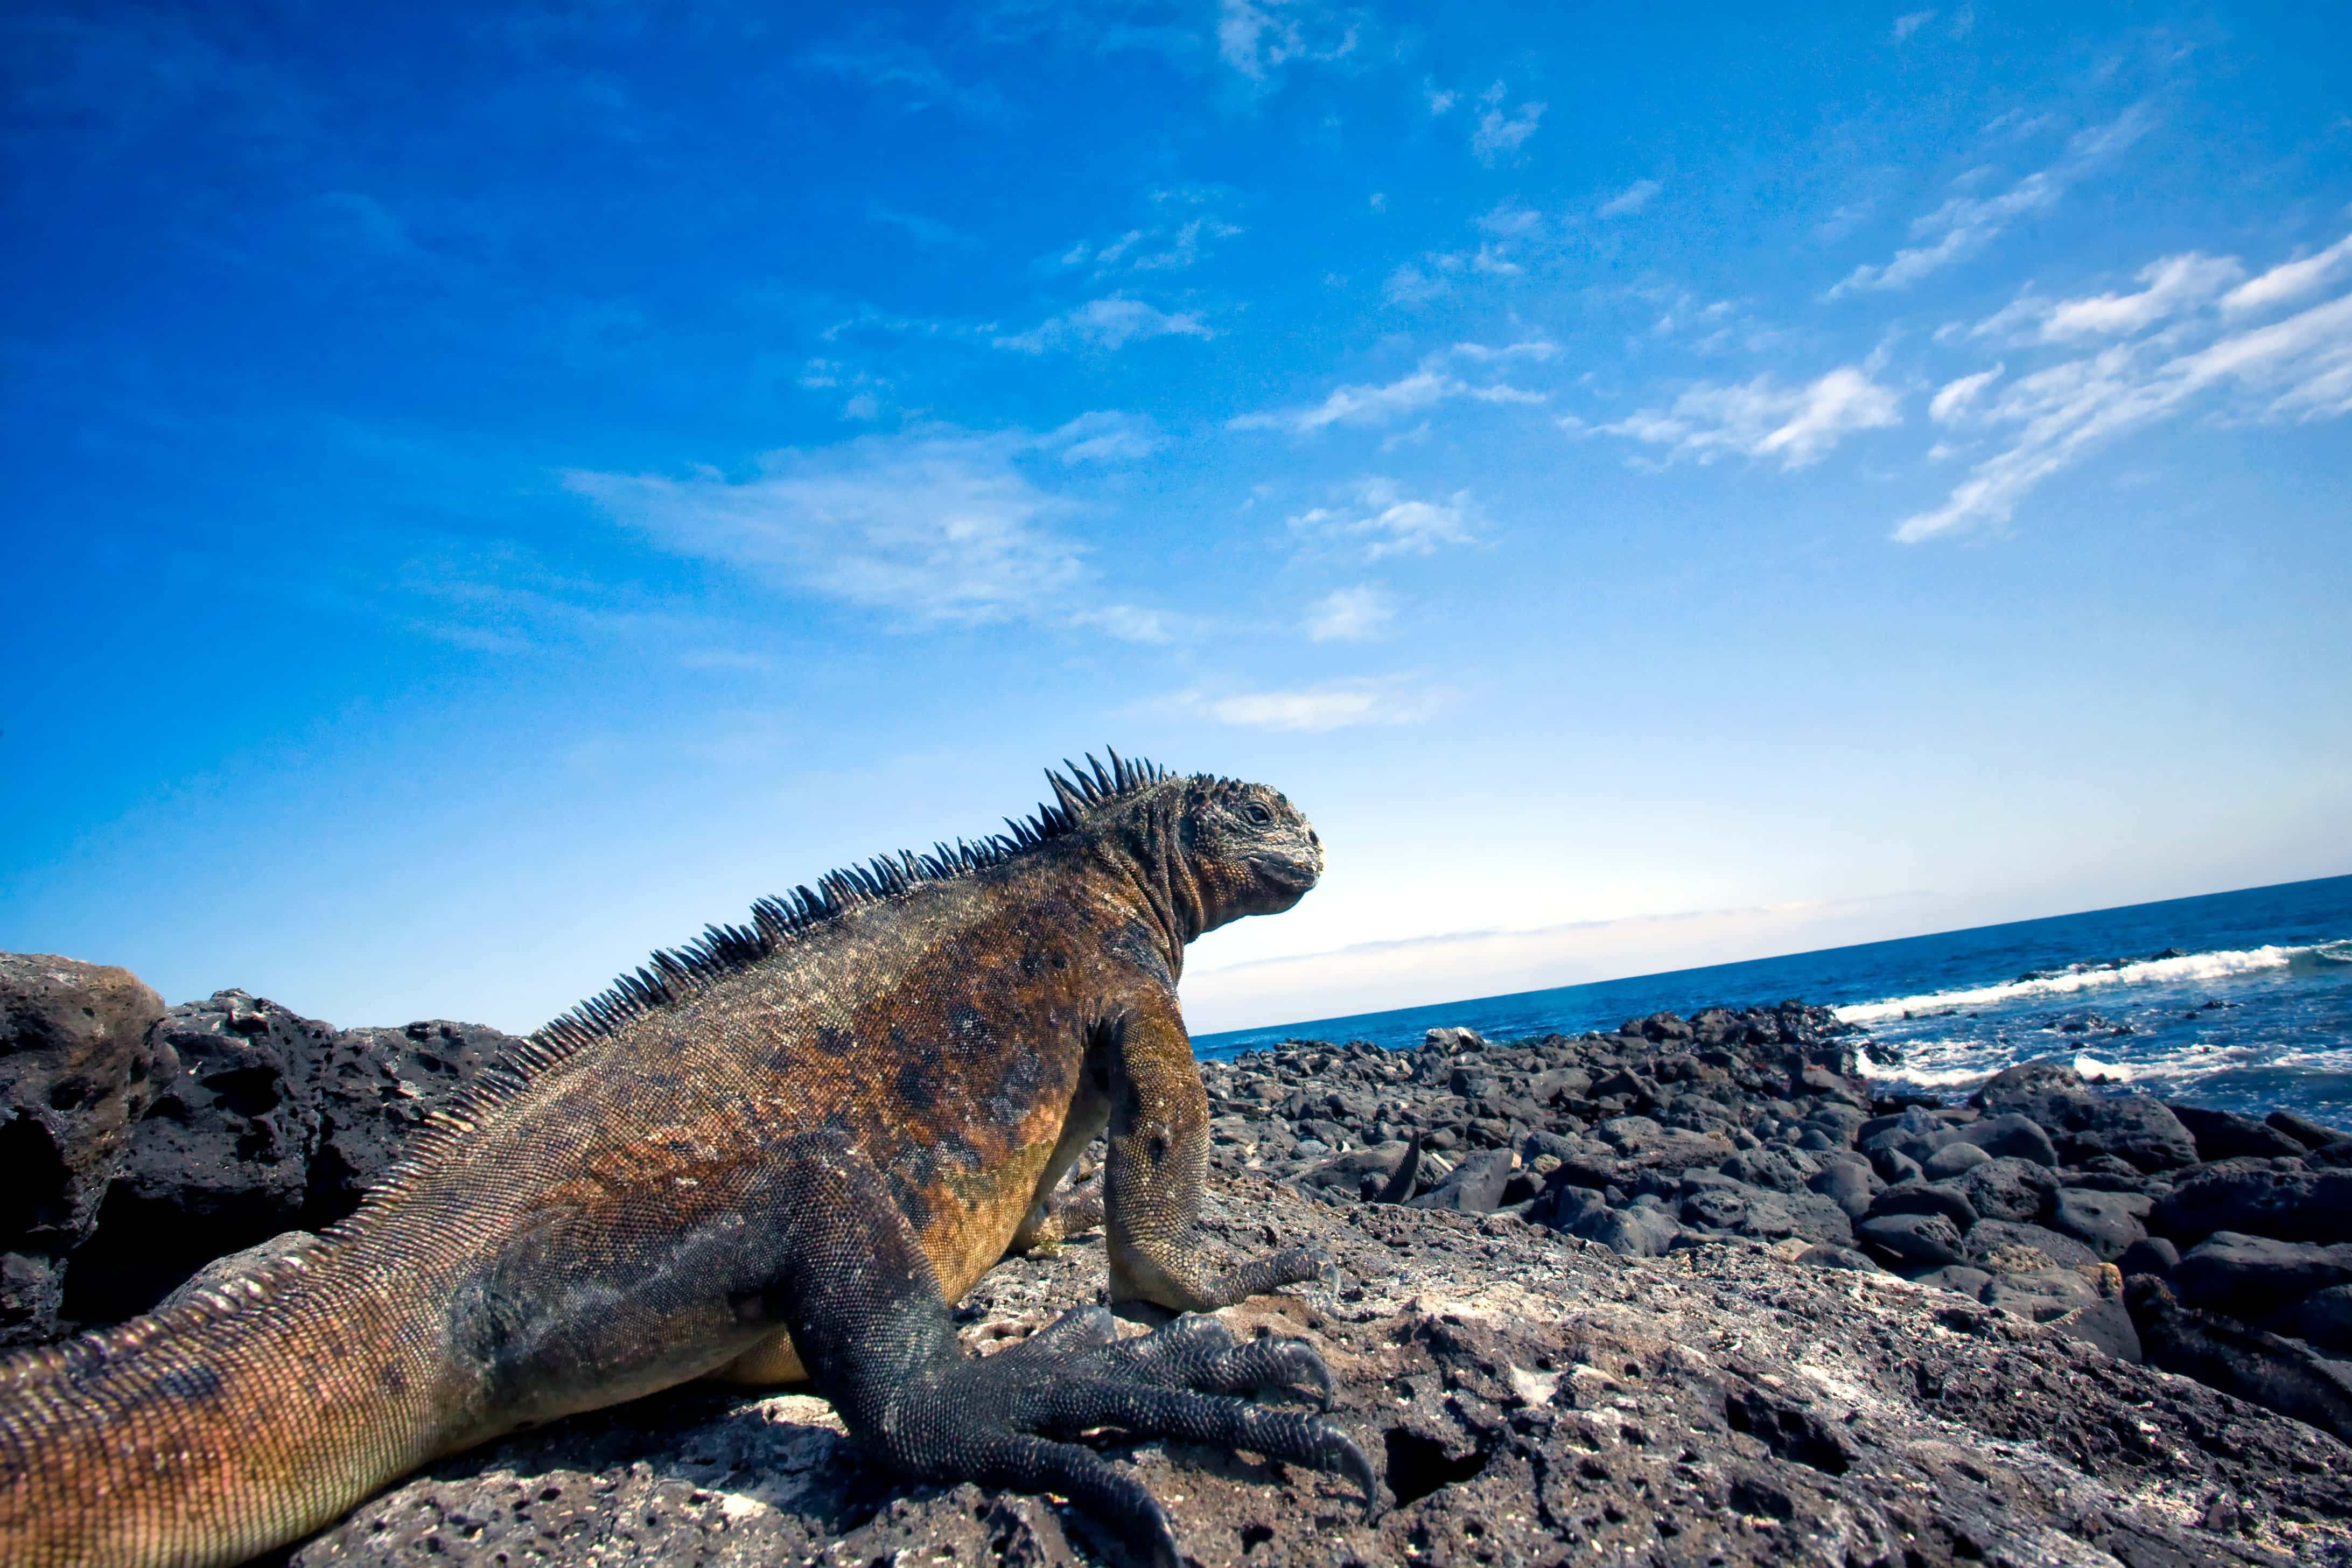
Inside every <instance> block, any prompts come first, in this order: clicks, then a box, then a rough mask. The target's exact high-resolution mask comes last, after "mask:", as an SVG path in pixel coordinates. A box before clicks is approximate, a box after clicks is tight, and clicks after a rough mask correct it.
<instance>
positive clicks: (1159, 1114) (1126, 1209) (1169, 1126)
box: [1103, 996, 1327, 1312]
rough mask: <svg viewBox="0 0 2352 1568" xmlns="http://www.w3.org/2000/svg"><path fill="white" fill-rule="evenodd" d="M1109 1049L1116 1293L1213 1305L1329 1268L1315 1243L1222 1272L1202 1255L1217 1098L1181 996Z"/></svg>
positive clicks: (1137, 1022)
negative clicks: (1212, 1101)
mask: <svg viewBox="0 0 2352 1568" xmlns="http://www.w3.org/2000/svg"><path fill="white" fill-rule="evenodd" d="M1108 1051H1109V1053H1110V1065H1111V1085H1110V1094H1111V1113H1110V1152H1109V1157H1108V1159H1107V1160H1106V1161H1105V1162H1104V1164H1103V1197H1104V1201H1105V1205H1106V1206H1107V1208H1108V1211H1109V1224H1110V1236H1109V1243H1110V1295H1111V1300H1114V1301H1134V1300H1141V1301H1154V1302H1157V1303H1159V1304H1160V1306H1163V1307H1169V1308H1172V1309H1174V1310H1177V1311H1180V1312H1206V1311H1213V1310H1215V1309H1217V1308H1219V1307H1229V1306H1231V1305H1233V1304H1234V1302H1236V1301H1239V1300H1242V1299H1244V1297H1248V1296H1254V1295H1255V1294H1257V1293H1258V1292H1259V1291H1261V1290H1271V1289H1275V1288H1276V1287H1277V1286H1282V1285H1289V1284H1294V1283H1296V1282H1297V1281H1298V1280H1301V1279H1314V1278H1315V1277H1316V1276H1317V1275H1318V1274H1319V1273H1320V1272H1322V1270H1323V1268H1324V1267H1325V1266H1326V1262H1327V1260H1326V1258H1324V1255H1323V1254H1322V1253H1321V1252H1320V1251H1318V1249H1316V1248H1314V1247H1286V1248H1284V1249H1283V1250H1282V1251H1280V1252H1276V1253H1272V1254H1269V1255H1268V1256H1266V1257H1264V1258H1253V1259H1251V1260H1250V1261H1249V1262H1247V1263H1244V1264H1242V1265H1240V1266H1239V1267H1237V1268H1229V1269H1226V1270H1224V1271H1223V1272H1222V1273H1219V1272H1215V1271H1213V1268H1212V1267H1211V1265H1210V1263H1209V1260H1208V1258H1206V1256H1205V1255H1204V1254H1203V1253H1202V1248H1201V1238H1200V1233H1199V1226H1200V1221H1201V1184H1202V1181H1203V1180H1204V1179H1205V1178H1206V1176H1207V1174H1208V1170H1209V1096H1208V1091H1207V1090H1206V1089H1202V1087H1201V1069H1200V1068H1199V1066H1198V1065H1197V1064H1195V1063H1194V1061H1193V1060H1192V1037H1191V1036H1189V1035H1187V1034H1186V1033H1185V1031H1184V1021H1183V1019H1182V1017H1181V1016H1179V1014H1178V1013H1177V1011H1176V1003H1175V998H1173V997H1172V996H1169V997H1155V998H1153V999H1152V1001H1151V1002H1150V1003H1149V1004H1148V1005H1144V1006H1142V1007H1139V1008H1138V1009H1137V1010H1136V1011H1134V1012H1132V1013H1129V1015H1128V1016H1126V1017H1125V1019H1124V1020H1123V1021H1121V1022H1120V1023H1119V1024H1118V1025H1117V1026H1115V1027H1114V1029H1113V1030H1112V1032H1111V1037H1110V1039H1109V1040H1108Z"/></svg>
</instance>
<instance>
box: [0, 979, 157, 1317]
mask: <svg viewBox="0 0 2352 1568" xmlns="http://www.w3.org/2000/svg"><path fill="white" fill-rule="evenodd" d="M162 1016H163V998H162V997H160V996H158V995H156V994H155V993H154V992H152V991H151V990H149V989H148V988H147V987H146V986H145V985H143V984H141V983H140V981H139V978H138V976H136V975H134V974H132V973H131V972H130V971H129V970H127V969H117V968H113V967H110V966H109V965H104V964H97V963H82V962H80V961H79V960H78V959H71V958H58V957H56V956H53V955H50V954H47V953H21V952H9V953H0V1173H5V1174H0V1255H5V1256H6V1258H7V1259H8V1261H6V1262H5V1264H0V1347H5V1346H8V1345H14V1344H35V1343H38V1342H41V1341H43V1340H46V1339H47V1338H48V1337H49V1336H50V1335H52V1334H53V1333H55V1332H56V1331H57V1326H58V1308H59V1305H60V1302H61V1300H62V1295H63V1290H64V1276H65V1259H66V1258H67V1256H68V1254H70V1253H71V1252H73V1250H74V1249H75V1248H76V1247H79V1246H81V1245H82V1244H83V1243H84V1242H85V1241H87V1240H88V1239H89V1236H90V1233H91V1231H92V1230H93V1229H95V1228H96V1226H97V1224H98V1215H99V1207H100V1204H101V1203H102V1202H103V1201H104V1199H105V1196H106V1190H107V1184H108V1183H110V1181H112V1180H113V1178H114V1176H115V1173H117V1172H118V1171H120V1170H121V1166H122V1163H123V1161H124V1160H125V1159H126V1158H127V1157H128V1156H129V1154H130V1152H131V1133H132V1130H133V1129H134V1128H135V1127H136V1126H137V1125H138V1121H139V1119H140V1117H141V1116H142V1115H143V1114H144V1113H145V1111H146V1110H147V1107H148V1105H149V1103H150V1102H151V1100H152V1098H153V1094H154V1084H155V1079H157V1078H159V1077H162V1076H165V1075H166V1074H168V1073H169V1071H170V1055H169V1053H168V1052H167V1051H164V1050H163V1049H162V1048H161V1047H158V1046H157V1045H156V1044H155V1043H154V1042H153V1041H152V1040H151V1039H150V1037H149V1029H150V1028H151V1026H152V1025H153V1024H154V1022H155V1020H156V1019H158V1018H160V1017H162Z"/></svg>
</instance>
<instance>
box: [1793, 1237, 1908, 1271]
mask: <svg viewBox="0 0 2352 1568" xmlns="http://www.w3.org/2000/svg"><path fill="white" fill-rule="evenodd" d="M1797 1261H1798V1262H1800V1263H1801V1264H1804V1265H1805V1266H1806V1267H1808V1268H1843V1269H1845V1270H1847V1271H1848V1272H1849V1273H1853V1274H1884V1273H1885V1272H1886V1270H1885V1269H1884V1268H1880V1267H1879V1266H1878V1264H1877V1262H1876V1261H1875V1260H1874V1259H1873V1258H1871V1256H1870V1254H1868V1253H1866V1252H1859V1251H1856V1250H1855V1249H1854V1248H1853V1247H1839V1246H1837V1245H1835V1244H1834V1243H1832V1242H1826V1241H1817V1242H1815V1243H1813V1245H1812V1246H1811V1247H1807V1248H1805V1250H1804V1251H1802V1252H1801V1253H1799V1254H1797Z"/></svg>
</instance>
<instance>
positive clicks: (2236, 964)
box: [1837, 942, 2352, 1024]
mask: <svg viewBox="0 0 2352 1568" xmlns="http://www.w3.org/2000/svg"><path fill="white" fill-rule="evenodd" d="M2337 964H2352V942H2322V943H2319V944H2317V945H2316V946H2312V947H2280V946H2275V945H2265V946H2263V947H2250V948H2242V949H2238V950H2236V951H2232V952H2189V953H2168V954H2163V955H2159V956H2158V957H2154V958H2132V959H2118V960H2116V961H2114V962H2112V963H2076V964H2070V965H2068V966H2067V967H2066V968H2064V969H2059V970H2037V971H2034V972H2032V973H2027V974H2021V975H2020V976H2018V978H2016V979H2015V980H2011V981H2009V982H2007V983H2006V984H2000V985H1979V986H1972V987H1969V988H1966V989H1961V990H1954V991H1936V992H1930V993H1928V994H1925V995H1919V996H1898V997H1895V998H1894V999H1892V1000H1891V1001H1885V1002H1857V1003H1853V1004H1852V1005H1847V1006H1843V1007H1840V1008H1838V1009H1837V1016H1839V1017H1841V1018H1843V1019H1844V1020H1845V1021H1846V1022H1847V1023H1849V1024H1876V1023H1883V1022H1885V1020H1887V1019H1889V1018H1900V1017H1902V1016H1905V1015H1906V1014H1917V1013H1940V1012H1945V1011H1947V1010H1955V1009H1959V1008H1969V1007H1990V1006H1998V1005H2000V1004H2002V1003H2004V1002H2011V1001H2017V1000H2021V999H2029V1000H2030V999H2032V998H2036V997H2043V996H2071V995H2074V994H2076V993H2078V992H2084V991H2093V990H2099V989H2103V988H2105V987H2106V986H2110V985H2131V984H2151V983H2166V984H2183V983H2189V984H2194V983H2195V982H2198V981H2211V980H2227V979H2231V978H2232V977H2234V976H2238V975H2245V974H2256V973H2262V972H2263V971H2266V970H2281V969H2284V970H2289V971H2296V970H2301V971H2305V972H2308V971H2311V970H2316V969H2322V968H2332V967H2334V966H2335V965H2337Z"/></svg>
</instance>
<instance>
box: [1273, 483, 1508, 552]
mask: <svg viewBox="0 0 2352 1568" xmlns="http://www.w3.org/2000/svg"><path fill="white" fill-rule="evenodd" d="M1340 494H1341V502H1340V504H1339V505H1336V506H1328V507H1322V506H1318V507H1315V508H1313V509H1311V510H1307V511H1303V512H1300V513H1299V514H1298V515H1297V516H1296V517H1293V518H1292V519H1290V527H1291V529H1292V531H1295V532H1297V533H1301V534H1312V535H1316V536H1318V537H1320V538H1322V539H1325V540H1327V541H1331V542H1346V543H1349V544H1354V543H1356V542H1359V541H1360V542H1362V549H1363V553H1364V559H1365V560H1367V561H1378V560H1380V559H1381V557H1383V556H1388V555H1433V554H1435V553H1436V552H1437V551H1438V549H1439V547H1440V546H1442V545H1447V544H1475V542H1477V536H1476V535H1475V534H1474V533H1473V532H1472V531H1471V529H1472V527H1473V526H1474V525H1483V523H1484V521H1485V520H1484V518H1483V517H1482V516H1481V514H1480V513H1479V510H1478V504H1477V502H1476V501H1475V500H1473V499H1472V498H1471V494H1470V492H1469V491H1468V490H1455V491H1454V493H1453V494H1452V495H1450V496H1446V497H1444V498H1443V499H1441V500H1414V499H1412V497H1409V496H1407V495H1406V494H1405V493H1404V492H1403V491H1402V489H1399V488H1398V486H1397V482H1396V481H1395V480H1394V479H1382V478H1380V477H1379V476H1377V475H1376V476H1374V477H1372V478H1370V479H1360V480H1358V481H1357V482H1356V483H1355V484H1353V485H1351V486H1349V487H1347V488H1346V489H1343V490H1342V491H1341V492H1340Z"/></svg>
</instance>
